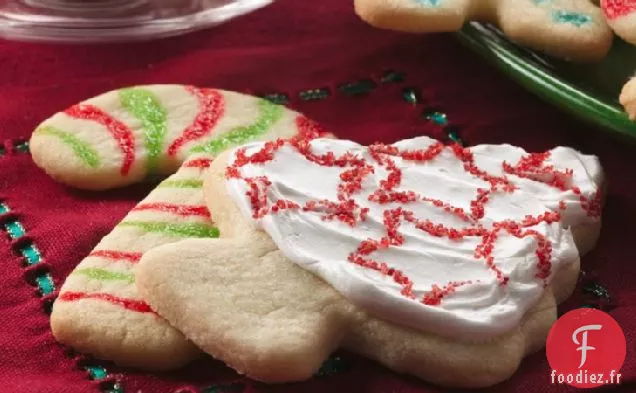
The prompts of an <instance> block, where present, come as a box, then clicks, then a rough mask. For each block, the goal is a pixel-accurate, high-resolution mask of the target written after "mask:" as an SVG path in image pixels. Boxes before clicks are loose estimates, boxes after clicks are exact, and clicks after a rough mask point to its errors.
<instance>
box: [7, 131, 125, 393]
mask: <svg viewBox="0 0 636 393" xmlns="http://www.w3.org/2000/svg"><path fill="white" fill-rule="evenodd" d="M13 147H14V150H15V151H16V152H19V153H28V151H29V147H28V143H27V142H18V143H14V144H13ZM11 211H12V210H11V208H10V207H9V205H8V204H7V203H6V202H4V201H1V200H0V215H6V214H9V213H11ZM0 219H1V217H0ZM0 228H1V229H3V230H4V231H5V232H6V234H7V235H8V236H9V238H10V239H11V240H13V241H18V240H20V239H22V238H24V237H25V236H26V234H27V231H26V229H25V228H24V225H23V224H22V223H21V222H20V221H19V220H17V219H11V220H8V221H6V222H4V223H3V224H2V226H1V227H0ZM17 251H18V252H19V254H20V255H21V256H22V257H23V258H24V264H25V265H26V266H36V265H37V264H39V263H41V262H42V260H43V258H42V252H41V251H40V249H39V248H38V246H37V245H36V244H35V243H33V242H31V241H27V242H25V243H23V244H21V245H19V246H18V250H17ZM34 282H35V286H36V287H37V289H38V292H39V293H40V295H41V296H47V295H51V294H52V293H54V292H55V281H54V280H53V277H52V276H51V274H50V273H49V272H48V271H38V272H36V276H35V278H34ZM45 302H47V303H45V304H44V306H45V309H46V308H47V307H49V309H50V302H51V299H46V300H45ZM84 370H86V372H87V373H88V375H89V378H90V379H92V380H95V381H103V380H105V379H106V378H108V376H109V374H108V371H107V370H106V369H105V368H104V367H102V366H86V367H84ZM102 391H103V393H124V389H123V387H122V386H121V385H120V384H119V383H117V382H113V383H112V384H110V386H106V387H104V388H103V390H102Z"/></svg>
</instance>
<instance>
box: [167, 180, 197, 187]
mask: <svg viewBox="0 0 636 393" xmlns="http://www.w3.org/2000/svg"><path fill="white" fill-rule="evenodd" d="M201 187H203V180H197V179H185V180H166V181H163V182H161V184H159V188H201Z"/></svg>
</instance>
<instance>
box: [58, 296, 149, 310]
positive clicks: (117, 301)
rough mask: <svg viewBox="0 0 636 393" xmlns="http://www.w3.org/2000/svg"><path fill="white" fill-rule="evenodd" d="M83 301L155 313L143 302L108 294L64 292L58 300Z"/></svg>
mask: <svg viewBox="0 0 636 393" xmlns="http://www.w3.org/2000/svg"><path fill="white" fill-rule="evenodd" d="M81 299H95V300H102V301H105V302H108V303H110V304H114V305H117V306H121V307H123V308H125V309H127V310H130V311H135V312H141V313H154V311H152V309H151V308H150V306H149V305H148V304H146V303H145V302H143V301H141V300H134V299H128V298H123V297H118V296H114V295H110V294H108V293H86V292H64V293H62V294H61V295H60V296H59V297H58V300H62V301H67V302H74V301H78V300H81Z"/></svg>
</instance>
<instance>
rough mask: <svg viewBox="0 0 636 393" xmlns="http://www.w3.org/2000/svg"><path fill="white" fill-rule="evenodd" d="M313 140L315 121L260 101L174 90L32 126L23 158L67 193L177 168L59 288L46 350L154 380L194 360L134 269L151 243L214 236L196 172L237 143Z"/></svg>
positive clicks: (110, 100) (125, 94) (111, 97)
mask: <svg viewBox="0 0 636 393" xmlns="http://www.w3.org/2000/svg"><path fill="white" fill-rule="evenodd" d="M322 135H325V133H324V131H323V130H322V129H320V127H318V125H317V124H316V123H314V122H312V121H311V120H309V119H307V118H306V117H304V116H302V115H300V114H298V113H296V112H293V111H290V110H288V109H285V108H283V107H280V106H277V105H274V104H271V103H269V102H267V101H264V100H261V99H258V98H255V97H250V96H246V95H242V94H238V93H232V92H225V91H220V90H212V89H199V88H195V87H190V86H177V85H157V86H138V87H134V88H130V89H124V90H119V91H114V92H109V93H106V94H103V95H101V96H99V97H97V98H93V99H90V100H87V101H85V102H83V103H81V104H78V105H75V106H73V107H71V108H70V109H67V110H66V111H64V112H62V113H58V114H56V115H54V116H53V117H52V118H50V119H48V120H46V121H45V122H43V123H42V125H40V126H39V127H38V129H37V130H36V131H35V133H34V135H33V137H32V139H31V143H32V144H31V147H32V154H33V157H34V160H35V162H36V163H38V164H39V165H40V166H42V167H43V169H44V170H45V171H46V172H47V173H49V174H51V175H52V176H53V177H54V178H56V179H58V180H61V181H64V182H65V183H67V184H70V185H72V186H76V187H83V188H90V189H102V188H108V187H117V186H123V185H125V184H130V183H133V182H136V181H140V180H142V179H143V177H144V176H146V174H149V173H166V172H169V171H170V170H172V168H173V167H175V166H179V165H180V166H181V167H180V169H179V170H178V171H177V172H176V173H175V174H174V175H172V176H170V177H168V178H167V179H166V180H164V181H163V182H162V183H161V184H160V185H159V186H158V187H157V188H156V189H155V190H153V191H152V192H151V193H150V194H149V195H148V196H147V197H146V198H145V199H144V200H143V201H141V202H140V203H139V204H138V205H137V206H135V207H134V208H133V209H132V211H131V212H130V213H129V214H128V215H127V216H126V217H125V218H124V219H123V221H122V222H121V223H119V224H118V225H117V227H116V228H115V229H114V230H113V231H112V232H111V233H110V234H108V235H107V236H106V237H104V238H103V239H102V240H101V241H100V243H99V244H98V245H97V246H96V247H95V249H94V250H93V251H92V252H91V253H90V254H89V255H88V256H87V257H86V258H85V259H84V260H83V261H82V262H80V264H79V265H78V266H77V267H76V269H75V270H74V271H73V272H72V273H71V274H70V276H69V277H68V278H67V279H66V281H65V283H64V285H63V286H62V288H61V289H60V294H59V296H58V298H57V300H56V301H55V303H54V305H53V311H52V315H51V328H52V331H53V334H54V335H55V337H56V338H57V340H58V341H60V342H62V343H64V344H67V345H69V346H71V347H74V348H75V349H77V350H80V351H82V352H86V353H90V354H92V355H94V356H96V357H98V358H100V359H107V360H112V361H115V362H116V363H118V364H120V365H123V366H134V367H139V368H145V369H153V370H163V369H170V368H175V367H179V366H181V365H183V364H185V363H187V362H188V361H190V360H191V359H192V358H194V357H195V356H197V355H198V354H199V353H200V352H199V351H198V350H197V349H196V347H195V346H194V345H192V344H191V343H190V342H188V340H187V339H186V338H185V337H183V335H182V334H181V333H180V332H179V331H177V330H175V329H174V328H172V327H171V326H170V325H169V324H168V323H166V321H165V320H163V319H162V318H160V317H159V316H158V315H156V313H155V312H154V311H153V310H152V309H151V307H150V306H149V305H148V304H147V303H146V302H145V301H144V300H143V298H142V297H141V296H140V295H139V293H138V292H137V289H136V287H135V284H134V282H135V274H134V269H135V265H136V263H137V262H138V261H139V259H140V258H141V256H142V255H143V253H144V252H146V251H148V250H150V249H151V248H153V247H156V246H159V245H163V244H167V243H171V242H176V241H179V240H182V239H186V238H211V237H216V236H218V229H217V227H216V226H215V225H214V223H213V222H212V220H211V217H210V213H209V211H208V209H207V207H206V206H205V203H204V199H203V190H202V184H203V178H202V174H203V173H204V171H205V169H207V168H208V166H209V164H210V162H211V159H212V158H213V157H214V156H215V155H216V154H217V153H219V152H221V151H223V150H224V149H226V148H229V147H232V146H235V145H238V144H241V143H244V142H246V141H248V140H250V141H251V140H268V139H276V138H288V137H296V136H302V137H308V138H311V137H316V136H322ZM186 157H187V158H186ZM184 160H185V162H183V161H184Z"/></svg>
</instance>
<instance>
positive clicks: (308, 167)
mask: <svg viewBox="0 0 636 393" xmlns="http://www.w3.org/2000/svg"><path fill="white" fill-rule="evenodd" d="M435 143H437V141H435V140H433V139H430V138H427V137H420V138H416V139H410V140H404V141H401V142H399V143H396V144H395V145H393V146H396V147H398V148H399V149H401V150H419V149H426V148H428V147H429V146H431V145H433V144H435ZM310 145H311V151H312V152H313V153H315V154H318V155H320V154H325V153H327V152H333V153H334V154H335V155H336V156H339V155H342V154H344V153H345V152H351V153H353V154H355V155H357V156H358V157H363V158H364V159H365V160H366V162H367V163H368V164H370V165H372V166H373V167H374V173H372V174H369V175H367V176H366V177H365V179H364V181H363V183H362V189H361V190H360V191H358V192H356V193H354V194H353V195H352V196H351V198H352V199H353V200H354V201H355V202H356V203H357V204H358V205H360V206H361V207H365V208H368V209H369V212H368V216H367V218H366V220H365V221H361V222H358V223H357V224H356V225H355V226H354V227H351V226H348V225H347V224H345V223H343V222H341V221H338V220H323V219H322V213H319V212H315V211H303V209H288V210H284V211H279V212H277V213H275V214H274V213H271V214H267V215H265V216H264V217H262V218H258V219H254V218H253V211H252V206H251V203H250V198H249V197H248V196H247V192H248V191H249V186H248V184H247V182H246V181H244V180H243V179H244V178H248V177H256V176H266V177H267V178H268V179H269V180H270V181H271V185H270V187H269V189H268V192H267V203H268V205H272V204H274V203H275V202H276V201H277V200H279V199H283V200H288V201H293V202H295V203H297V204H298V205H300V206H304V205H305V203H306V202H307V201H309V200H324V199H326V200H330V201H334V202H335V201H338V199H337V194H338V192H337V189H338V185H339V184H340V183H341V180H340V174H341V173H342V172H344V171H345V170H347V169H351V168H350V167H345V168H341V167H326V166H321V165H319V164H317V163H315V162H312V161H309V160H307V159H306V158H305V156H303V155H302V154H300V153H299V152H298V151H297V150H296V149H295V148H294V147H292V146H291V145H285V146H283V147H282V148H281V149H280V150H278V151H277V152H276V153H275V154H274V159H273V160H271V161H269V162H266V163H258V164H256V163H255V164H248V165H245V166H242V167H240V168H238V169H239V173H240V175H241V177H242V178H241V179H236V178H231V179H228V181H227V187H228V191H229V194H230V196H231V197H232V198H233V200H234V201H235V202H236V204H237V205H238V207H239V209H240V211H241V212H242V214H243V215H244V216H245V217H246V218H248V219H249V220H250V221H252V222H253V223H254V224H255V225H256V226H257V227H259V228H262V229H263V230H264V231H266V233H268V234H269V235H270V236H271V238H272V239H273V241H274V242H275V243H276V244H277V246H278V247H279V248H280V249H281V250H282V252H283V253H284V254H285V255H286V256H287V257H288V258H289V259H290V260H291V261H293V262H294V263H296V264H298V265H299V266H301V267H303V268H305V269H307V270H309V271H311V272H313V273H314V274H316V275H318V276H320V277H322V278H323V279H324V280H325V281H327V282H328V283H330V284H331V285H333V287H334V288H335V289H336V290H338V291H339V292H341V293H342V294H343V295H344V296H345V297H347V298H348V299H349V300H350V301H351V302H353V303H354V304H357V305H358V306H360V307H362V308H364V309H366V310H368V311H369V312H371V313H373V314H374V315H376V316H378V317H380V318H384V319H387V320H391V321H394V322H396V323H399V324H403V325H407V326H411V327H413V328H416V329H421V330H424V331H427V332H433V333H438V334H442V335H451V336H460V337H461V336H463V337H468V338H474V339H485V338H489V337H492V336H495V335H498V334H501V333H504V332H506V331H508V330H509V329H512V328H514V327H515V326H517V325H518V323H519V321H520V319H521V318H522V316H523V315H524V314H525V313H526V311H527V310H528V309H529V308H531V307H532V306H533V305H534V304H535V303H536V301H537V300H538V298H539V297H540V296H541V295H542V293H543V291H544V287H545V284H546V283H548V282H549V281H550V279H551V278H552V277H553V275H554V272H555V271H556V270H558V269H560V268H561V267H562V266H563V265H564V264H569V263H572V262H574V261H576V260H577V258H578V252H577V250H576V247H575V245H574V243H573V239H572V235H571V233H570V230H569V228H568V227H567V225H570V224H579V223H582V222H592V221H595V220H598V218H596V217H590V216H588V215H587V214H586V212H585V210H583V209H582V208H581V206H580V205H581V203H580V198H579V197H578V196H577V195H575V194H574V192H572V191H561V190H558V189H555V188H554V187H551V186H548V185H546V184H543V183H540V182H537V181H533V180H529V179H524V178H521V177H517V176H513V175H507V178H508V179H509V181H510V182H511V183H514V185H515V186H517V189H516V190H515V191H514V192H512V193H510V192H504V191H496V192H494V193H492V194H491V195H490V199H489V201H488V203H487V204H486V205H485V214H484V217H483V218H481V219H479V220H474V221H473V222H472V223H471V222H466V221H464V220H462V219H460V218H459V217H457V216H455V215H452V214H450V213H448V212H446V211H444V210H443V209H442V208H440V207H436V206H434V204H432V203H431V202H427V201H422V200H419V201H417V202H414V203H409V204H400V203H389V204H385V205H380V204H378V203H374V202H370V201H369V200H368V197H369V195H370V194H372V193H373V192H374V191H375V190H376V189H377V188H378V186H379V184H380V182H381V181H382V180H385V179H386V178H387V175H388V172H387V169H386V168H385V167H383V166H381V165H380V164H379V163H378V162H377V161H375V160H374V159H373V158H372V157H371V155H370V154H369V151H368V150H367V148H366V147H363V146H360V145H358V144H356V143H353V142H350V141H342V140H331V139H317V140H314V141H312V142H311V143H310ZM263 146H264V144H263V143H253V144H249V145H246V146H244V147H243V148H244V149H245V152H246V154H247V155H248V156H249V155H251V154H253V153H255V152H257V151H259V150H261V149H262V148H263ZM470 150H471V151H472V152H473V155H474V163H475V164H476V165H477V166H478V167H479V168H480V169H482V170H485V171H487V172H488V173H489V174H491V175H503V174H504V173H503V169H502V168H503V165H502V163H503V162H504V161H506V162H508V163H509V164H511V165H516V164H517V162H518V161H519V159H520V158H521V157H522V156H524V155H526V153H525V152H524V151H523V150H522V149H520V148H516V147H512V146H507V145H503V146H488V145H482V146H477V147H474V148H471V149H470ZM237 151H238V149H237V150H234V152H233V154H232V155H231V158H230V162H229V163H228V164H230V165H231V164H233V163H234V162H235V159H236V153H237ZM392 160H393V161H394V162H395V164H396V165H397V167H399V168H400V170H401V171H402V181H401V185H400V186H399V187H398V188H396V189H395V190H396V191H407V190H411V191H414V192H416V193H417V194H418V195H420V196H424V197H428V198H433V199H437V200H441V201H443V202H446V203H449V204H451V205H453V206H456V207H461V208H463V209H464V210H465V211H466V212H467V213H468V214H470V213H471V210H470V201H471V200H473V199H475V197H476V195H477V190H478V189H489V188H490V184H489V183H488V182H486V181H484V180H482V179H480V178H478V177H477V176H474V175H471V174H469V173H468V172H467V171H466V170H465V169H464V167H463V163H462V162H461V161H460V160H459V159H458V158H457V157H456V155H455V154H454V153H453V151H452V150H451V148H448V147H447V148H444V150H443V151H442V152H441V153H440V154H439V155H438V156H436V157H435V158H434V159H432V160H430V161H426V162H414V161H406V160H403V159H401V158H399V157H392ZM546 164H550V165H555V167H556V168H557V169H567V168H569V169H572V170H573V171H574V175H573V179H574V182H575V183H576V185H577V186H579V187H580V188H581V190H582V193H583V194H584V195H587V196H589V197H590V198H591V197H592V196H593V194H594V193H595V192H596V189H597V184H599V183H600V181H601V176H602V175H601V169H600V165H599V164H598V161H597V160H596V159H595V158H593V157H589V156H583V155H581V154H579V153H577V152H575V151H573V150H571V149H566V148H557V149H555V150H553V151H552V157H551V159H549V160H547V161H546ZM561 200H564V201H566V210H565V211H563V210H562V211H561V213H563V215H562V217H563V219H562V222H553V223H546V222H540V223H539V224H537V225H533V226H532V227H528V228H526V229H532V230H535V231H537V232H539V233H540V234H542V235H544V236H545V237H546V238H547V239H548V240H549V241H550V243H551V245H552V253H551V260H550V262H551V263H552V269H551V274H550V276H548V277H547V278H546V279H545V280H543V279H540V278H537V277H536V275H537V272H538V267H537V266H538V263H539V257H538V256H537V253H536V250H537V240H536V238H535V237H532V236H526V237H522V238H518V237H515V236H512V235H510V234H508V233H507V232H506V231H500V232H499V236H498V238H497V240H496V241H495V243H494V251H493V252H492V256H493V257H494V262H495V266H496V267H497V268H498V269H499V270H500V271H501V272H502V273H503V274H504V275H505V276H507V277H508V282H507V284H506V285H501V283H500V281H498V279H497V277H496V275H495V273H494V272H493V270H489V268H488V267H487V264H486V261H485V259H484V258H481V259H477V258H476V257H475V255H474V254H475V249H476V248H477V247H478V245H479V244H480V243H481V241H482V238H481V236H473V237H464V238H462V239H459V240H457V239H456V240H451V239H449V238H447V237H436V236H432V235H430V234H429V233H427V232H424V231H422V230H419V229H417V228H416V227H415V226H414V225H413V224H411V223H408V222H402V224H401V225H400V227H399V229H398V231H399V233H401V234H402V235H403V236H404V239H405V241H404V243H403V245H401V246H390V247H389V248H386V249H383V250H379V251H375V252H373V253H372V254H370V255H369V256H368V257H369V258H372V259H374V260H376V261H381V262H385V263H387V264H388V265H389V266H390V267H392V268H395V269H398V270H400V271H402V272H403V273H404V274H405V275H406V276H408V277H409V278H410V279H411V280H412V282H413V283H414V286H413V292H412V293H413V294H414V295H415V297H416V298H415V299H412V298H408V297H406V296H404V295H402V294H401V291H402V287H401V286H400V285H399V284H398V283H396V282H395V280H394V279H393V278H392V277H388V276H386V275H383V274H382V273H380V272H377V271H374V270H371V269H369V268H365V267H362V266H359V265H356V264H354V263H352V262H349V261H348V259H347V258H348V257H349V255H350V254H351V253H352V252H354V251H355V250H356V249H357V248H358V246H359V245H360V243H361V242H363V241H365V240H367V239H376V240H379V239H381V238H382V237H383V236H386V235H387V231H386V229H385V226H384V224H383V213H384V211H385V210H388V209H393V208H397V207H400V206H401V207H403V208H404V209H408V210H410V211H412V212H414V214H415V216H416V217H417V218H418V219H420V220H424V219H428V220H430V221H432V222H433V223H435V224H438V223H439V224H443V225H444V226H446V227H449V228H456V229H461V228H465V227H468V226H476V225H478V224H479V225H481V226H483V227H484V228H486V229H491V228H492V226H493V223H495V222H500V221H503V220H515V221H519V222H520V221H522V220H523V219H524V217H526V216H527V215H531V216H534V217H537V216H539V215H541V214H544V213H546V212H549V211H552V210H554V211H557V210H559V201H561ZM563 222H564V223H565V224H566V225H562V223H563ZM458 281H472V284H468V285H463V286H461V287H458V288H457V289H456V290H455V292H453V293H450V294H447V295H446V296H444V297H443V298H442V300H441V303H440V304H438V305H426V304H424V303H422V301H421V300H422V299H423V298H424V296H425V295H426V294H428V293H430V291H431V289H432V288H433V286H434V285H437V286H439V287H440V288H441V287H444V286H445V285H446V284H448V283H450V282H458Z"/></svg>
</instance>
